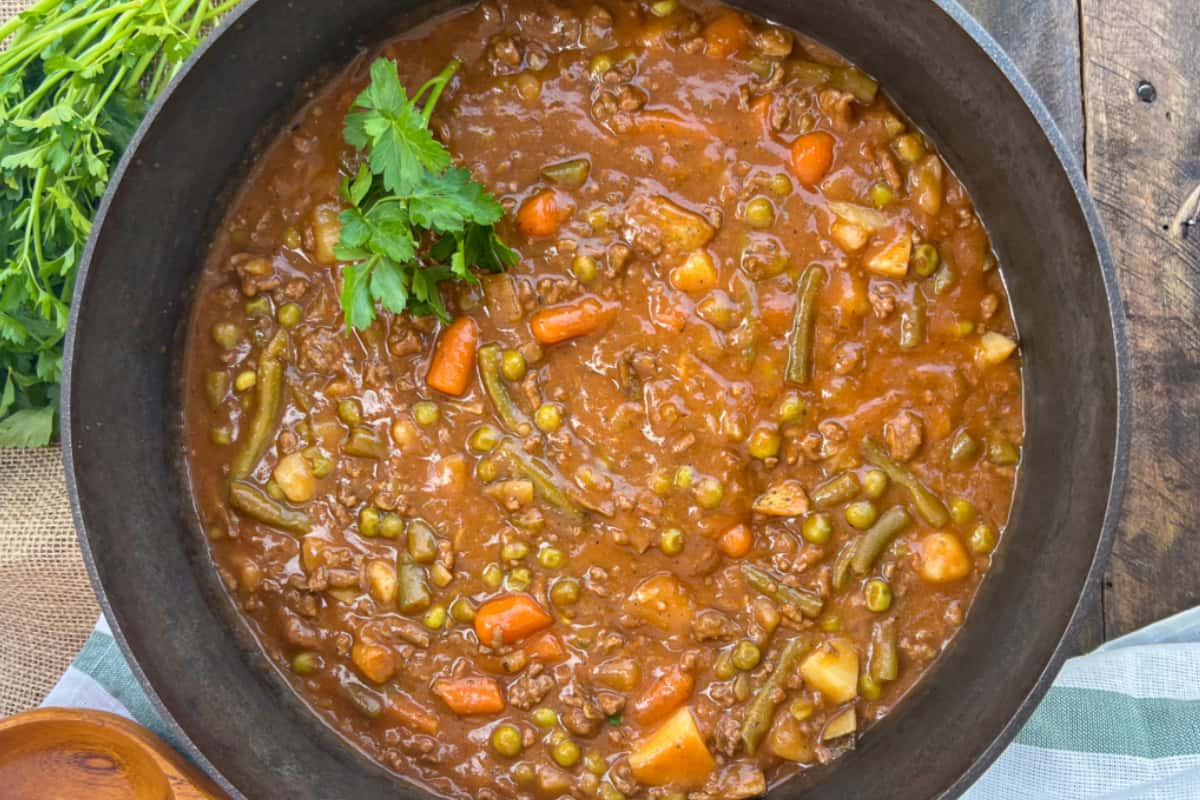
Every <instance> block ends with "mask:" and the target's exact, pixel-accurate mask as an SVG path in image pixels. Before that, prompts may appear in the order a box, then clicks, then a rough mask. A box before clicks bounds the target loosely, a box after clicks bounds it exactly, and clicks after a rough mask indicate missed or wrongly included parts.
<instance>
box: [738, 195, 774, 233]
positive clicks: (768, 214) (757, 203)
mask: <svg viewBox="0 0 1200 800" xmlns="http://www.w3.org/2000/svg"><path fill="white" fill-rule="evenodd" d="M744 214H745V218H746V222H747V223H748V224H749V225H750V226H751V227H753V228H769V227H771V226H772V225H774V224H775V206H774V204H772V203H771V201H770V200H768V199H767V198H765V197H762V196H759V197H755V198H754V199H752V200H750V202H748V203H746V210H745V212H744Z"/></svg>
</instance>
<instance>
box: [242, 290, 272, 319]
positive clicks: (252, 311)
mask: <svg viewBox="0 0 1200 800" xmlns="http://www.w3.org/2000/svg"><path fill="white" fill-rule="evenodd" d="M245 308H246V316H247V317H269V316H271V300H270V298H267V297H263V296H262V295H259V296H258V297H256V298H254V299H253V300H248V301H246V306H245Z"/></svg>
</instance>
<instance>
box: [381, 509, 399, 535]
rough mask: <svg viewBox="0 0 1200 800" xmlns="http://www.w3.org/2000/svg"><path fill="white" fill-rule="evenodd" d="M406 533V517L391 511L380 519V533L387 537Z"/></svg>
mask: <svg viewBox="0 0 1200 800" xmlns="http://www.w3.org/2000/svg"><path fill="white" fill-rule="evenodd" d="M402 533H404V518H403V517H401V516H400V515H399V514H395V513H392V512H391V511H389V512H387V513H386V514H384V515H383V519H381V520H380V521H379V535H380V536H382V537H383V538H385V539H395V538H396V537H398V536H399V535H400V534H402Z"/></svg>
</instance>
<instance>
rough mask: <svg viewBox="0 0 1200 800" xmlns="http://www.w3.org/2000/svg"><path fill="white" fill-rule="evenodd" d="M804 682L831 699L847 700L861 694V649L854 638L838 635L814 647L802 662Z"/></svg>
mask: <svg viewBox="0 0 1200 800" xmlns="http://www.w3.org/2000/svg"><path fill="white" fill-rule="evenodd" d="M800 674H801V675H802V676H803V677H804V682H805V683H806V684H808V685H809V686H811V687H812V688H814V689H816V690H817V691H819V692H820V693H821V694H823V695H825V696H826V697H827V698H829V700H830V701H831V702H834V703H845V702H848V701H850V700H853V699H854V698H855V697H857V696H858V651H857V650H855V649H854V642H852V641H850V640H849V639H846V638H844V637H840V636H839V637H836V638H834V639H830V640H829V641H828V642H826V643H825V644H823V645H822V646H820V647H818V648H817V649H816V650H813V651H812V653H810V654H809V655H808V657H807V658H805V659H804V662H803V663H802V664H801V665H800Z"/></svg>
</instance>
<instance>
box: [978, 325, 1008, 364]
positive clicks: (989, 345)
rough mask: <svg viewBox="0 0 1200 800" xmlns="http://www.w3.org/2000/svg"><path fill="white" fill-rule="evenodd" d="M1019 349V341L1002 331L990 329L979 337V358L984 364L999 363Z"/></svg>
mask: <svg viewBox="0 0 1200 800" xmlns="http://www.w3.org/2000/svg"><path fill="white" fill-rule="evenodd" d="M1016 349H1017V343H1016V342H1014V341H1013V340H1012V339H1010V338H1008V337H1007V336H1005V335H1004V334H1002V333H996V332H994V331H988V332H987V333H985V334H984V335H983V336H981V337H979V349H978V351H977V353H978V356H979V360H980V361H981V362H983V363H984V364H999V363H1000V362H1002V361H1005V360H1006V359H1007V358H1008V357H1009V356H1011V355H1012V354H1013V352H1014V351H1016Z"/></svg>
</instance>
